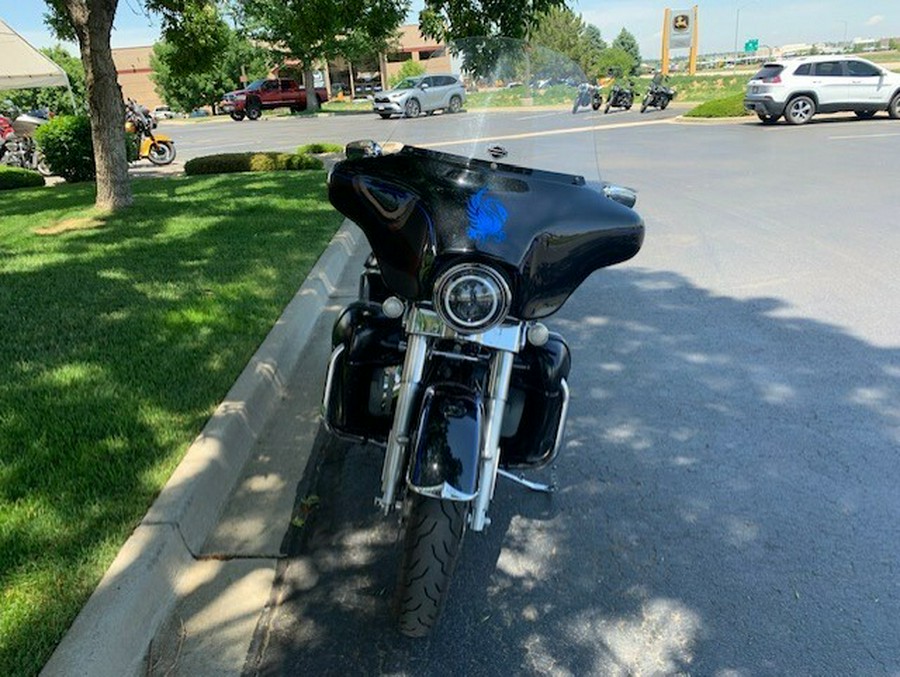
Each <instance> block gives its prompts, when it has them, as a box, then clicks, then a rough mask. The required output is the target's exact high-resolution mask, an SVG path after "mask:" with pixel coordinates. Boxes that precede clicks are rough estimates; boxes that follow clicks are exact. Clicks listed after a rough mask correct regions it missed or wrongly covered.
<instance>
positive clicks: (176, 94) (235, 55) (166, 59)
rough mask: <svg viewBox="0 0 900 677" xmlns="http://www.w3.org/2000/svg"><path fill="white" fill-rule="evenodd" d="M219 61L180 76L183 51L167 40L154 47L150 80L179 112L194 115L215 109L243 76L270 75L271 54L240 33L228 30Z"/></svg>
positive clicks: (168, 103)
mask: <svg viewBox="0 0 900 677" xmlns="http://www.w3.org/2000/svg"><path fill="white" fill-rule="evenodd" d="M226 31H227V35H226V37H225V41H224V44H223V45H222V47H221V48H220V53H219V56H218V59H217V60H216V61H215V62H214V63H212V64H210V65H209V66H208V67H207V68H204V69H194V70H193V71H192V72H189V73H186V74H179V71H180V70H182V69H181V68H179V58H180V53H179V50H178V49H176V48H175V47H174V46H173V45H171V44H170V43H168V42H167V41H165V40H160V41H159V42H157V43H156V44H155V45H153V54H152V55H151V56H150V66H151V68H152V69H153V73H151V75H150V78H151V79H152V80H153V83H154V84H155V86H156V91H157V93H158V94H159V95H160V97H161V98H162V99H163V101H165V102H166V104H167V105H169V106H171V107H172V108H174V109H175V110H181V111H185V112H187V111H191V110H193V109H195V108H201V107H203V106H214V105H215V104H216V103H218V101H219V100H220V98H221V96H222V94H223V93H224V92H228V91H231V90H233V89H235V88H236V87H237V86H238V85H239V83H240V78H241V75H242V74H246V75H247V77H248V78H249V79H250V80H255V79H257V78H262V77H265V76H266V74H267V73H268V71H269V68H268V66H269V54H268V52H267V51H266V50H265V49H264V48H262V47H258V46H255V45H253V44H252V43H251V42H250V41H249V40H247V39H246V38H244V37H242V36H241V35H239V34H238V33H237V32H236V31H234V30H232V29H230V28H227V29H226Z"/></svg>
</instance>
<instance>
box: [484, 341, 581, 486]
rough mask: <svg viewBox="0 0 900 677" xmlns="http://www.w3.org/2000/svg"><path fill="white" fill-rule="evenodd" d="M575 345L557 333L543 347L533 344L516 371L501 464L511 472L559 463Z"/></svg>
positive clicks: (517, 363)
mask: <svg viewBox="0 0 900 677" xmlns="http://www.w3.org/2000/svg"><path fill="white" fill-rule="evenodd" d="M570 366H571V358H570V355H569V346H568V345H566V342H565V341H564V340H563V338H562V336H560V335H559V334H551V335H550V340H549V341H547V343H546V344H545V345H543V346H540V347H536V346H532V345H527V346H526V347H525V348H524V349H523V350H522V351H521V352H520V353H519V354H518V355H517V356H516V361H515V363H514V366H513V376H512V383H511V384H510V392H509V399H508V402H507V409H506V416H505V418H504V422H503V432H502V436H501V439H500V462H501V465H503V466H504V467H506V468H535V467H540V466H542V465H546V464H547V463H550V462H551V461H553V459H554V458H556V454H557V452H558V451H559V445H560V442H561V441H562V432H563V426H564V425H565V414H566V410H567V407H568V401H569V391H568V387H567V386H566V379H567V378H568V377H569V368H570Z"/></svg>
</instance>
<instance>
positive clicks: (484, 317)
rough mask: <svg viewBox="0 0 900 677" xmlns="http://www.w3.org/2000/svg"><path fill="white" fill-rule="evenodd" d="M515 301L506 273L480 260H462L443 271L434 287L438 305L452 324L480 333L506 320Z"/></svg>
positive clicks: (458, 329) (454, 327)
mask: <svg viewBox="0 0 900 677" xmlns="http://www.w3.org/2000/svg"><path fill="white" fill-rule="evenodd" d="M511 303H512V292H511V291H510V289H509V285H508V284H507V282H506V280H505V279H504V278H503V276H502V275H501V274H500V273H498V272H497V271H496V270H494V269H493V268H490V267H488V266H484V265H481V264H477V263H461V264H459V265H456V266H453V267H452V268H449V269H448V270H447V271H445V272H444V273H442V274H441V276H440V277H439V278H438V279H437V283H436V284H435V286H434V307H435V308H436V309H437V312H438V315H440V317H441V319H442V320H443V321H444V323H445V324H447V325H448V326H449V327H451V328H452V329H454V330H455V331H458V332H460V333H461V334H478V333H480V332H483V331H487V330H488V329H490V328H492V327H494V326H496V325H497V324H499V323H500V322H502V321H503V320H504V319H505V318H506V315H507V313H509V307H510V305H511Z"/></svg>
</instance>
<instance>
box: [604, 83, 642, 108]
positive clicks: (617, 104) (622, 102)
mask: <svg viewBox="0 0 900 677" xmlns="http://www.w3.org/2000/svg"><path fill="white" fill-rule="evenodd" d="M636 94H637V92H635V90H634V82H631V81H629V82H628V84H627V85H620V84H614V85H613V86H612V87H611V88H610V90H609V98H608V99H607V100H606V108H604V109H603V113H604V114H605V113H609V109H610V108H624V109H625V110H631V107H632V106H633V105H634V97H635V96H636Z"/></svg>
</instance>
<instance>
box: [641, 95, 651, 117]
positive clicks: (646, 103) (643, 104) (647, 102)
mask: <svg viewBox="0 0 900 677" xmlns="http://www.w3.org/2000/svg"><path fill="white" fill-rule="evenodd" d="M649 105H650V96H649V95H647V96H645V97H644V100H643V101H641V113H643V112H644V111H645V110H647V106H649Z"/></svg>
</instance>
